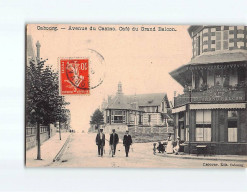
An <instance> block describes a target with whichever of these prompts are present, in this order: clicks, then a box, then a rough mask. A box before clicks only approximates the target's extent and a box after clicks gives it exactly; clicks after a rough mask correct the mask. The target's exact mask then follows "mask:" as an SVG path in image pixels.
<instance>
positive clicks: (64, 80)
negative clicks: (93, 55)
mask: <svg viewBox="0 0 247 195" xmlns="http://www.w3.org/2000/svg"><path fill="white" fill-rule="evenodd" d="M59 63H60V93H61V95H74V94H75V95H83V94H90V89H89V59H85V58H84V59H83V58H82V59H79V58H63V59H59Z"/></svg>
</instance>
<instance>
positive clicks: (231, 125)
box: [228, 110, 238, 142]
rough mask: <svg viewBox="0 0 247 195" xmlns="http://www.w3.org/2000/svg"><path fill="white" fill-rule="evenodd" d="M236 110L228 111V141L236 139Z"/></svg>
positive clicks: (235, 140)
mask: <svg viewBox="0 0 247 195" xmlns="http://www.w3.org/2000/svg"><path fill="white" fill-rule="evenodd" d="M237 118H238V112H237V111H236V110H233V111H228V142H237V141H238V123H237Z"/></svg>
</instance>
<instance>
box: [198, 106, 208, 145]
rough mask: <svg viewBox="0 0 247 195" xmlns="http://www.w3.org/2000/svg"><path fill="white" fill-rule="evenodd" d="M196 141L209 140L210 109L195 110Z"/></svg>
mask: <svg viewBox="0 0 247 195" xmlns="http://www.w3.org/2000/svg"><path fill="white" fill-rule="evenodd" d="M196 141H211V110H197V111H196Z"/></svg>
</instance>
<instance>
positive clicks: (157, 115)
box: [143, 113, 162, 125]
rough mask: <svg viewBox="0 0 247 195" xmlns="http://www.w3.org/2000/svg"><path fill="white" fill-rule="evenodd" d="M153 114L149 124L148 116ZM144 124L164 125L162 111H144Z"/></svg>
mask: <svg viewBox="0 0 247 195" xmlns="http://www.w3.org/2000/svg"><path fill="white" fill-rule="evenodd" d="M149 115H151V122H150V124H149V121H148V117H149ZM143 125H162V118H161V114H160V113H143Z"/></svg>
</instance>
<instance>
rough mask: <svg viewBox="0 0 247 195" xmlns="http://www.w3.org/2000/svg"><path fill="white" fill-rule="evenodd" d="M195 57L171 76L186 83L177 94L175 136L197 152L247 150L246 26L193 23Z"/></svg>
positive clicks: (239, 152) (242, 152)
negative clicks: (200, 147) (198, 148)
mask: <svg viewBox="0 0 247 195" xmlns="http://www.w3.org/2000/svg"><path fill="white" fill-rule="evenodd" d="M188 32H189V35H190V37H191V39H192V48H193V49H192V54H193V57H192V59H191V61H190V62H189V63H188V64H185V65H182V66H181V67H179V68H178V69H176V70H174V71H172V72H171V73H170V75H171V76H172V77H173V78H174V79H175V80H176V81H177V82H178V83H180V84H181V85H182V86H183V87H184V94H182V95H178V96H177V97H175V98H174V108H173V110H172V112H173V115H174V124H175V138H176V137H180V139H181V140H182V141H185V143H187V144H188V145H187V146H186V147H185V152H190V153H191V152H194V151H195V147H196V146H197V145H206V146H207V151H208V152H212V153H216V154H245V155H246V154H247V120H246V119H247V109H246V102H247V99H246V94H247V45H246V44H247V27H246V26H190V27H189V29H188Z"/></svg>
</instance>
